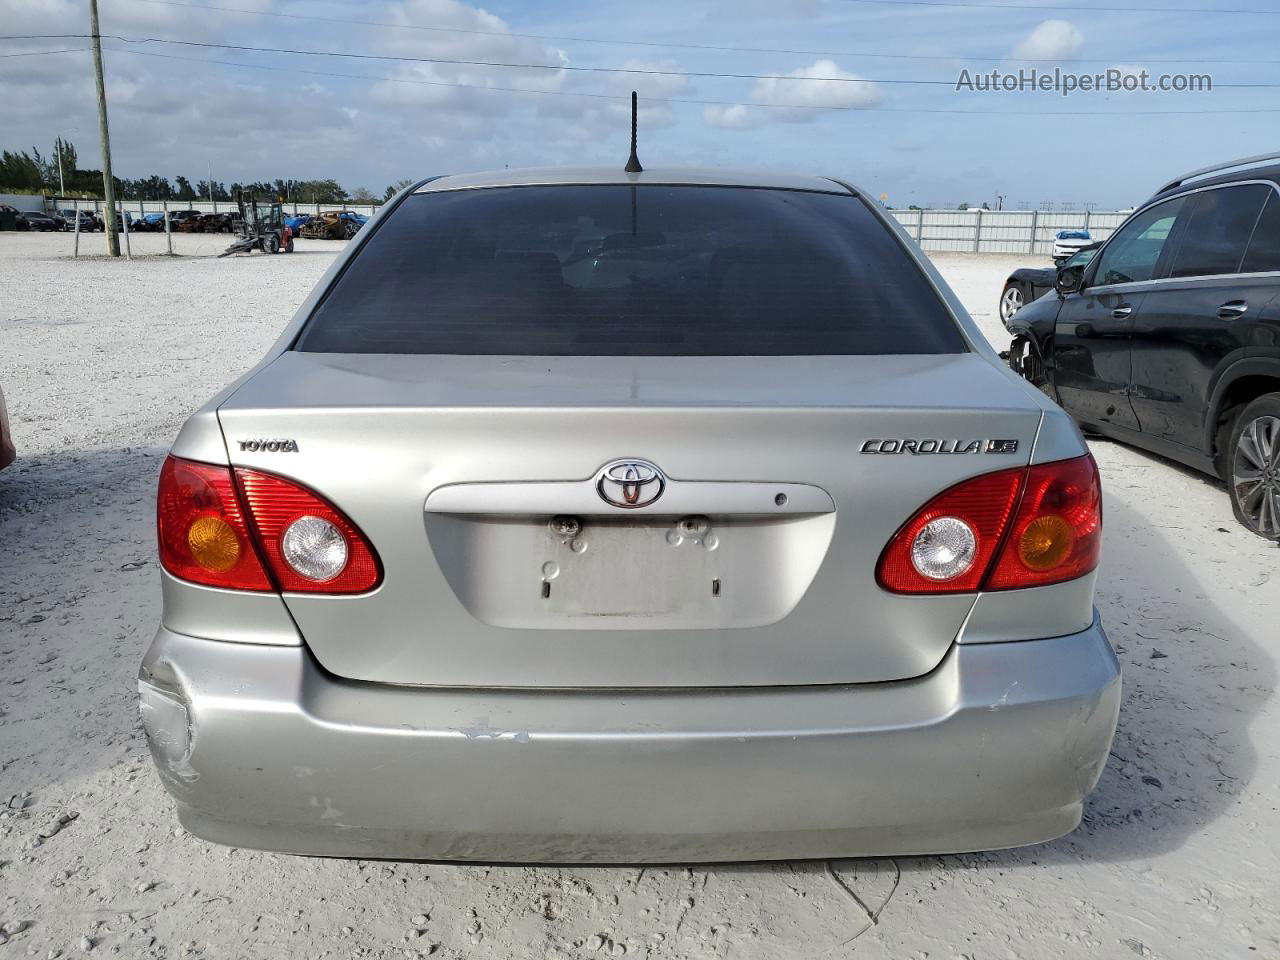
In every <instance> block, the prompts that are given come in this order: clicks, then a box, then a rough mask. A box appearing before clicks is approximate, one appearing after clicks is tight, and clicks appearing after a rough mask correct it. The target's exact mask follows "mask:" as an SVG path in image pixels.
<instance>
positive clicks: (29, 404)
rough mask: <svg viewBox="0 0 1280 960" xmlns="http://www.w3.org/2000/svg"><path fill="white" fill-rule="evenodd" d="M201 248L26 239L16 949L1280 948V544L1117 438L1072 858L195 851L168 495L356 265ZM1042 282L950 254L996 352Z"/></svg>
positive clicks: (0, 263) (5, 739)
mask: <svg viewBox="0 0 1280 960" xmlns="http://www.w3.org/2000/svg"><path fill="white" fill-rule="evenodd" d="M134 241H135V242H134V251H135V254H137V253H139V252H144V253H145V252H146V251H154V252H157V253H158V252H159V251H161V250H163V244H164V240H163V237H162V236H144V237H135V238H134ZM175 242H176V243H177V245H178V249H179V250H180V252H182V253H183V254H184V256H181V257H178V258H173V259H169V258H162V257H141V258H139V259H135V260H134V261H133V262H124V261H119V262H110V261H108V260H105V259H102V258H100V257H94V258H88V259H86V258H82V259H81V260H79V261H72V260H70V259H69V254H70V246H71V240H70V237H68V236H66V235H49V234H39V235H28V234H12V233H9V234H0V383H2V384H3V387H4V390H5V392H6V394H7V396H8V399H9V407H10V413H11V416H12V418H13V427H14V431H15V434H16V441H17V444H18V448H19V457H20V459H19V460H18V461H17V462H16V463H15V464H14V465H13V466H12V467H11V468H10V469H8V470H6V471H4V472H3V473H0V546H2V547H3V549H2V550H0V929H3V931H4V933H2V934H0V960H3V958H5V957H6V956H14V957H17V956H23V955H25V956H39V957H57V956H70V955H77V954H80V953H81V952H82V951H86V950H92V951H93V952H94V953H95V954H96V953H99V952H103V951H105V952H109V953H118V954H120V955H121V956H127V957H153V956H154V957H208V958H231V957H272V958H279V957H284V956H290V957H294V956H296V957H303V956H306V957H329V956H332V957H399V956H405V957H420V956H427V955H434V956H445V957H448V956H459V955H464V954H465V955H468V956H492V957H514V956H519V957H544V956H545V957H580V956H581V957H588V956H603V955H612V956H621V955H624V954H625V955H626V956H630V957H646V956H648V957H655V958H656V957H723V956H732V957H743V958H755V957H760V958H765V957H781V956H787V957H818V956H825V955H832V956H846V955H853V954H856V955H857V956H860V957H871V958H879V957H883V958H897V960H901V958H918V960H923V958H926V957H927V958H931V960H937V958H948V960H952V958H961V957H963V958H968V960H989V958H1015V957H1023V958H1036V960H1042V958H1043V960H1049V958H1060V957H1085V956H1087V957H1091V958H1096V957H1102V958H1111V957H1117V958H1132V957H1134V956H1138V957H1163V958H1182V957H1186V958H1197V960H1199V958H1210V957H1211V958H1235V957H1280V906H1278V905H1277V897H1276V893H1277V890H1278V889H1280V886H1278V884H1277V879H1276V878H1277V877H1278V876H1280V843H1278V842H1277V837H1280V812H1278V811H1277V808H1278V807H1280V746H1277V742H1278V739H1280V738H1277V736H1276V734H1277V731H1278V730H1280V710H1278V709H1277V706H1276V703H1275V701H1274V700H1273V698H1272V694H1273V690H1274V686H1275V679H1276V658H1277V654H1278V653H1280V565H1278V563H1277V561H1280V552H1277V550H1276V548H1275V547H1274V546H1269V545H1268V544H1266V543H1265V542H1264V541H1262V540H1260V539H1258V538H1255V537H1252V536H1250V535H1249V534H1247V533H1246V532H1245V531H1244V530H1243V529H1241V528H1240V527H1238V526H1237V525H1236V523H1235V521H1234V520H1233V518H1232V516H1231V510H1230V507H1229V505H1228V502H1227V498H1226V496H1225V494H1224V492H1223V489H1222V486H1221V485H1220V484H1218V483H1216V482H1213V481H1211V480H1208V479H1206V478H1204V477H1202V476H1200V475H1198V474H1195V473H1192V472H1190V471H1188V470H1185V469H1183V468H1181V467H1178V466H1176V465H1173V464H1171V463H1169V462H1167V461H1164V460H1161V459H1159V458H1156V457H1152V456H1149V455H1146V454H1143V453H1139V452H1137V451H1134V450H1130V449H1126V448H1124V447H1121V446H1118V445H1116V444H1112V443H1109V442H1105V441H1095V442H1094V443H1093V449H1094V453H1095V456H1096V457H1097V458H1098V461H1099V464H1100V466H1101V469H1102V473H1103V482H1104V486H1105V490H1106V511H1107V526H1106V549H1105V554H1104V561H1103V568H1102V576H1101V578H1100V581H1099V598H1098V602H1099V606H1100V607H1101V609H1102V615H1103V620H1104V622H1105V624H1106V626H1107V629H1108V630H1109V631H1110V634H1111V637H1112V640H1113V642H1114V643H1115V644H1116V646H1117V649H1118V651H1119V655H1120V659H1121V662H1122V664H1123V666H1124V671H1125V700H1124V707H1123V709H1122V712H1121V717H1120V731H1119V733H1118V735H1117V738H1116V742H1115V747H1114V753H1113V756H1112V759H1111V762H1110V764H1109V765H1108V767H1107V770H1106V773H1105V774H1104V775H1103V778H1102V783H1101V786H1100V787H1099V789H1098V791H1097V792H1096V793H1095V794H1094V796H1093V798H1092V801H1091V803H1090V805H1089V807H1088V810H1087V813H1086V818H1085V822H1084V824H1083V825H1082V826H1081V827H1080V829H1079V830H1078V831H1076V832H1075V833H1074V834H1072V835H1070V836H1068V837H1066V838H1064V839H1062V840H1059V841H1057V842H1055V843H1051V844H1047V845H1043V846H1039V847H1032V848H1028V849H1022V850H1016V851H1007V852H1000V853H990V854H980V855H970V856H953V857H922V858H902V859H899V860H897V861H896V862H894V861H892V860H868V861H841V862H835V863H832V864H823V863H814V862H805V863H782V864H765V865H759V864H752V865H742V866H729V867H723V866H717V867H713V868H710V869H708V868H703V867H693V868H688V869H685V868H672V869H662V868H652V867H651V868H648V869H643V870H641V869H635V868H628V869H601V868H591V869H585V868H582V869H578V868H575V869H541V868H526V867H510V866H499V867H485V866H450V865H441V864H422V863H381V862H362V861H340V860H319V859H303V858H297V857H286V856H276V855H271V854H262V853H256V852H252V851H244V850H232V849H228V848H223V847H216V846H211V845H208V844H205V843H203V842H200V841H197V840H194V839H193V838H191V837H189V836H187V835H185V834H184V833H183V831H182V830H181V829H179V828H178V825H177V821H176V819H175V817H174V816H173V812H172V808H171V805H170V803H169V801H168V798H167V796H166V795H165V794H164V792H163V790H162V789H161V787H160V784H159V782H158V780H157V779H156V777H155V775H154V773H153V771H152V769H151V762H150V759H149V758H148V757H147V755H146V749H145V745H144V743H143V739H142V734H141V728H140V725H139V723H138V718H137V711H136V708H135V703H134V700H135V695H134V678H135V675H136V671H137V667H138V662H139V660H140V658H141V656H142V653H143V650H144V649H145V647H146V645H147V643H148V642H149V640H150V637H151V634H152V631H153V630H154V628H155V624H156V622H157V619H158V616H159V590H158V587H157V584H156V559H155V550H154V545H153V534H152V495H153V487H154V483H155V477H156V474H157V472H158V470H159V467H160V463H161V459H162V457H163V456H164V453H165V451H166V448H167V447H168V444H169V443H170V441H171V440H172V438H173V437H174V435H175V433H176V431H177V429H178V426H179V425H180V424H181V422H182V420H183V419H184V418H185V417H186V415H187V414H188V413H189V412H190V411H191V409H193V408H194V407H195V406H197V405H198V404H200V403H202V402H203V401H204V400H205V399H206V398H207V397H208V396H209V395H210V394H211V393H213V392H214V391H215V390H216V389H217V388H219V387H221V386H223V385H224V384H225V383H226V382H227V381H229V380H230V379H232V378H233V377H234V376H235V375H237V374H239V373H240V372H241V371H243V370H244V369H245V368H247V367H248V366H250V365H251V364H252V362H254V361H255V360H256V359H257V358H258V356H259V355H260V354H261V353H262V351H263V350H264V349H265V348H266V347H267V345H268V344H269V343H270V342H271V341H272V340H273V339H274V337H275V335H276V333H277V331H278V330H279V329H280V327H281V325H282V324H283V323H284V322H285V321H286V320H287V318H288V317H289V315H290V313H291V312H292V311H293V309H294V308H295V306H296V304H297V303H298V302H299V301H301V299H302V298H303V296H304V295H305V294H306V292H307V291H308V289H309V288H310V287H311V285H312V284H313V283H314V281H315V280H316V278H317V277H318V276H319V275H320V273H321V272H322V271H323V270H324V268H325V267H326V266H327V265H328V264H329V263H330V261H331V258H332V256H333V254H334V253H335V252H336V250H337V249H339V247H340V244H336V243H325V242H323V241H302V242H300V243H299V244H298V252H297V253H296V254H294V255H293V256H279V257H274V258H269V257H265V256H262V255H255V256H253V257H247V258H233V259H230V260H216V259H212V257H211V255H212V254H213V253H215V252H217V251H218V250H220V249H221V248H222V247H223V246H224V245H225V243H226V238H222V237H202V236H198V235H193V236H180V237H176V238H175ZM101 249H102V236H101V235H94V236H91V237H88V238H82V251H84V250H88V251H91V252H94V253H98V252H99V251H101ZM1022 262H1023V261H1021V260H1018V259H1017V258H1008V257H993V256H982V257H979V256H971V255H945V256H939V257H938V263H939V265H940V267H941V269H942V271H943V273H944V274H945V275H946V276H947V278H948V279H949V280H950V282H951V283H952V284H953V286H954V287H955V288H956V290H957V292H958V293H959V294H960V296H961V298H962V299H963V300H964V301H965V303H967V304H968V306H969V308H970V310H972V311H973V312H974V314H975V316H976V317H977V319H978V320H979V322H980V323H981V324H982V325H983V326H984V329H985V330H986V331H987V332H988V333H989V335H990V336H991V337H992V338H993V341H996V342H998V335H999V333H1000V332H1001V330H1000V325H999V322H998V320H997V318H996V316H995V313H994V310H995V304H996V298H997V295H998V293H999V290H1000V286H1001V282H1002V280H1003V277H1004V276H1005V274H1006V272H1007V271H1008V270H1009V269H1010V268H1012V267H1013V266H1016V265H1020V264H1022ZM871 775H874V771H868V776H871ZM387 786H388V789H394V788H395V784H394V782H390V783H388V785H387ZM939 789H945V785H944V784H940V785H939ZM874 915H878V922H874V923H873V922H872V921H871V920H870V917H871V916H874ZM6 940H7V941H8V942H7V943H4V941H6Z"/></svg>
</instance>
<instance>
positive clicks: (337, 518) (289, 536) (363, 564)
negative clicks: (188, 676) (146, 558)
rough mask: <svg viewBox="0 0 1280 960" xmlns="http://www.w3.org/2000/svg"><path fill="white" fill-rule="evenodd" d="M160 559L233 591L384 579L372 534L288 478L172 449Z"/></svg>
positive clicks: (359, 584) (341, 586)
mask: <svg viewBox="0 0 1280 960" xmlns="http://www.w3.org/2000/svg"><path fill="white" fill-rule="evenodd" d="M156 515H157V528H158V533H159V540H160V563H161V565H162V566H163V567H164V569H165V570H167V571H168V572H169V573H171V574H173V575H174V576H175V577H178V578H179V579H181V580H188V581H191V582H193V583H201V584H205V585H207V586H212V587H222V588H224V589H228V590H259V591H269V590H285V591H289V592H292V593H326V594H335V593H364V592H366V591H368V590H372V589H373V588H374V587H375V586H377V585H378V583H379V581H380V580H381V579H382V571H381V567H380V566H379V563H378V558H377V555H376V554H375V553H374V551H373V547H372V546H371V545H370V544H369V541H368V539H367V538H366V537H365V536H364V534H363V533H361V532H360V530H359V529H358V528H357V527H356V526H355V524H353V523H352V522H351V521H350V520H348V519H347V517H346V516H345V515H344V514H342V512H341V511H339V510H338V509H337V508H335V507H334V506H333V505H332V504H330V503H329V502H328V501H326V500H325V499H324V498H323V497H321V496H319V495H318V494H316V493H314V492H313V491H311V490H308V489H306V488H305V487H302V486H300V485H298V484H296V483H294V482H292V481H290V480H285V479H284V478H283V477H277V476H274V475H273V474H267V473H259V472H258V471H256V470H243V469H237V470H235V471H234V472H233V471H232V469H231V468H230V467H222V466H215V465H213V464H207V463H196V462H194V461H191V460H181V459H179V458H177V457H169V458H168V459H167V460H166V461H165V464H164V468H163V469H162V470H161V471H160V490H159V494H158V496H157V500H156Z"/></svg>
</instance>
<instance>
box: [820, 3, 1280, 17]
mask: <svg viewBox="0 0 1280 960" xmlns="http://www.w3.org/2000/svg"><path fill="white" fill-rule="evenodd" d="M843 2H845V3H865V4H878V5H880V6H889V7H958V8H962V9H965V10H994V11H996V12H999V11H1001V10H1035V11H1036V12H1037V13H1244V14H1253V15H1255V16H1256V15H1258V14H1270V15H1272V16H1274V15H1276V14H1280V10H1248V9H1239V8H1227V7H1094V6H1083V7H1072V6H1063V5H1061V4H1050V5H1049V6H1039V5H1036V4H1030V3H972V2H969V3H966V2H964V0H843Z"/></svg>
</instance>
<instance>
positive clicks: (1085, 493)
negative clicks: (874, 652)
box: [876, 454, 1102, 594]
mask: <svg viewBox="0 0 1280 960" xmlns="http://www.w3.org/2000/svg"><path fill="white" fill-rule="evenodd" d="M1101 543H1102V494H1101V487H1100V484H1099V481H1098V468H1097V466H1096V465H1095V464H1094V462H1093V457H1091V456H1089V455H1088V454H1086V455H1085V456H1083V457H1077V458H1075V459H1072V460H1059V461H1056V462H1054V463H1044V464H1038V465H1036V466H1033V467H1023V468H1018V469H1016V470H1001V471H999V472H997V473H988V474H983V475H982V476H978V477H974V478H973V479H971V480H966V481H964V482H963V483H960V484H957V485H956V486H954V487H951V488H950V489H948V490H944V491H943V492H942V493H940V494H939V495H938V496H936V497H934V498H933V499H932V500H930V501H929V502H928V503H927V504H925V505H924V507H922V508H921V509H920V510H919V511H918V512H917V513H916V514H915V516H913V517H912V518H911V519H910V520H908V521H907V523H906V524H904V525H903V526H902V528H901V529H899V531H898V532H897V533H896V534H894V536H893V539H891V540H890V541H889V543H888V545H887V546H886V547H885V548H884V552H883V553H882V554H881V555H880V562H879V564H878V565H877V567H876V579H877V581H878V582H879V583H880V585H881V586H882V587H883V588H884V589H886V590H889V591H891V592H893V593H908V594H939V593H970V592H973V591H977V590H1016V589H1021V588H1023V587H1037V586H1045V585H1048V584H1051V583H1061V582H1063V581H1065V580H1073V579H1075V578H1076V577H1080V576H1083V575H1084V574H1086V573H1088V572H1089V571H1090V570H1092V569H1094V568H1095V567H1096V566H1097V565H1098V554H1099V550H1100V548H1101Z"/></svg>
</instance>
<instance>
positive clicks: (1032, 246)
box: [1027, 210, 1040, 253]
mask: <svg viewBox="0 0 1280 960" xmlns="http://www.w3.org/2000/svg"><path fill="white" fill-rule="evenodd" d="M1039 225H1040V211H1039V210H1032V211H1031V242H1030V243H1029V244H1027V253H1035V252H1036V231H1037V229H1038V228H1039Z"/></svg>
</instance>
